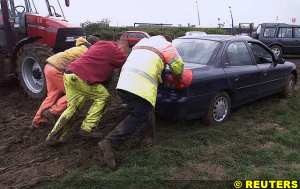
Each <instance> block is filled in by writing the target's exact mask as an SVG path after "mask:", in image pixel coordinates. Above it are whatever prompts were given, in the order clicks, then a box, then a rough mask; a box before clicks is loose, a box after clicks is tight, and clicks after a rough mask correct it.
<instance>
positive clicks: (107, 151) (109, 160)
mask: <svg viewBox="0 0 300 189" xmlns="http://www.w3.org/2000/svg"><path fill="white" fill-rule="evenodd" d="M98 145H99V147H100V149H101V151H102V153H103V158H104V161H105V163H106V165H107V166H108V167H109V168H110V169H111V170H116V169H117V163H116V159H115V155H114V152H113V148H112V144H111V142H110V141H109V140H107V139H104V140H103V141H101V142H99V143H98Z"/></svg>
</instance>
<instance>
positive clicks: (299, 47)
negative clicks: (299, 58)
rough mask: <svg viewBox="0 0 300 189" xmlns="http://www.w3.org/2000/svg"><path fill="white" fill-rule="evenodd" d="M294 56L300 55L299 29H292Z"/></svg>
mask: <svg viewBox="0 0 300 189" xmlns="http://www.w3.org/2000/svg"><path fill="white" fill-rule="evenodd" d="M294 39H295V49H294V50H295V54H297V55H300V27H297V28H294Z"/></svg>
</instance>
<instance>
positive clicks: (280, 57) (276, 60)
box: [274, 55, 285, 66]
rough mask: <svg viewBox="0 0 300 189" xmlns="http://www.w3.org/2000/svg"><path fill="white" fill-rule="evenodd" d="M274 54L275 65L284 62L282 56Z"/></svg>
mask: <svg viewBox="0 0 300 189" xmlns="http://www.w3.org/2000/svg"><path fill="white" fill-rule="evenodd" d="M274 56H275V58H274V59H275V60H274V64H275V66H276V65H277V64H284V63H285V59H284V58H282V56H276V55H274Z"/></svg>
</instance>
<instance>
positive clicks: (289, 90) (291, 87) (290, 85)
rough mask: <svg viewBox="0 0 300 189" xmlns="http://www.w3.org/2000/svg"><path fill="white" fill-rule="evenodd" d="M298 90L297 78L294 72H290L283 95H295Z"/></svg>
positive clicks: (287, 96) (288, 96) (286, 96)
mask: <svg viewBox="0 0 300 189" xmlns="http://www.w3.org/2000/svg"><path fill="white" fill-rule="evenodd" d="M295 90H296V78H295V76H294V74H290V76H289V77H288V80H287V81H286V84H285V87H284V90H283V91H282V96H283V97H285V98H290V97H292V96H294V94H295Z"/></svg>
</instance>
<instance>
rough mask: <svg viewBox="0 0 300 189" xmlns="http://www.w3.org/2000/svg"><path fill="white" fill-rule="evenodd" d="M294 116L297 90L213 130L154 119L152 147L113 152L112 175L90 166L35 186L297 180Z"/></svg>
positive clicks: (299, 159)
mask: <svg viewBox="0 0 300 189" xmlns="http://www.w3.org/2000/svg"><path fill="white" fill-rule="evenodd" d="M299 112H300V92H299V91H298V92H297V95H296V96H295V97H293V98H291V99H282V98H280V97H279V96H273V97H269V98H265V99H262V100H260V101H257V102H255V103H253V104H251V105H245V106H243V107H241V108H239V109H237V110H235V111H234V112H233V114H232V117H231V118H230V120H229V121H227V122H226V123H225V124H222V125H220V126H216V127H206V126H204V125H202V124H201V122H200V121H192V122H181V123H168V122H162V121H159V123H158V124H157V125H158V131H157V134H158V136H157V144H156V145H155V146H153V147H152V148H137V149H133V150H130V151H129V150H123V151H121V152H119V153H118V157H119V158H118V159H119V163H120V167H119V169H118V170H117V171H115V172H112V171H110V170H109V169H107V168H105V167H103V166H99V165H97V164H96V163H92V164H91V166H90V167H89V168H85V169H83V168H77V169H74V170H72V171H71V172H69V173H67V174H66V176H65V177H63V178H58V179H57V180H55V181H54V182H50V183H46V184H45V185H42V186H40V187H39V188H95V189H96V188H97V189H98V188H137V189H140V188H144V189H147V188H193V187H195V188H197V187H198V185H199V184H200V183H197V182H196V181H194V182H192V185H191V182H190V180H206V181H209V180H220V181H222V180H234V179H299V176H300V150H299V149H300V133H299V123H300V116H299ZM176 181H178V182H176ZM204 184H205V183H201V186H203V185H204ZM214 184H216V186H215V187H214V188H224V187H225V186H226V184H228V183H223V182H220V183H214Z"/></svg>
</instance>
